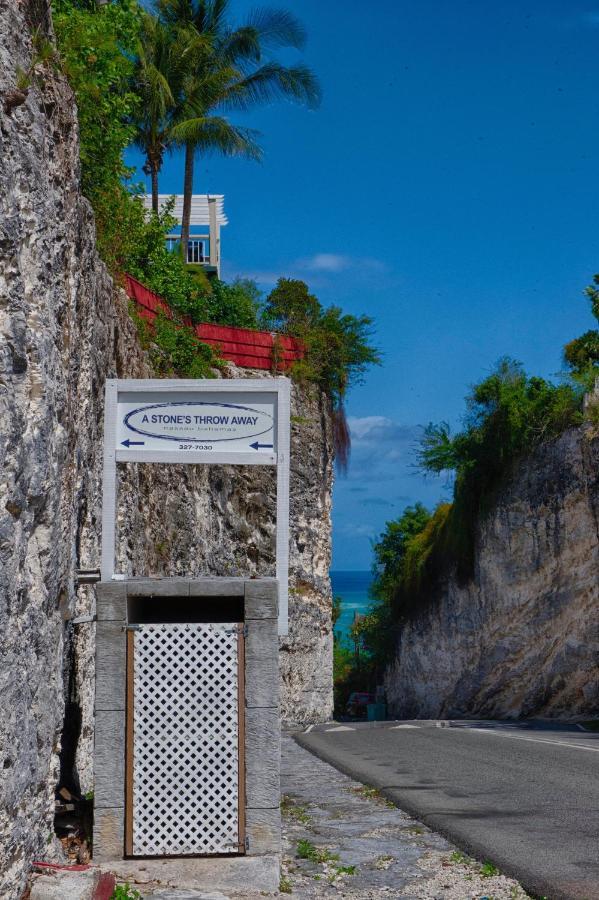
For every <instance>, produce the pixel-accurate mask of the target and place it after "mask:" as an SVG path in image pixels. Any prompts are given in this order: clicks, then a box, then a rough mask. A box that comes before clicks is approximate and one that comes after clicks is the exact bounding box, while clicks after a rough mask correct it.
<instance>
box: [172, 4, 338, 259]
mask: <svg viewBox="0 0 599 900" xmlns="http://www.w3.org/2000/svg"><path fill="white" fill-rule="evenodd" d="M230 5H231V4H230V0H158V2H157V9H158V15H159V17H160V19H161V21H162V22H163V23H164V24H165V25H167V26H170V27H172V28H173V29H175V30H176V32H177V34H178V35H179V36H180V39H181V40H182V41H184V42H186V44H187V48H188V49H187V60H188V63H189V62H190V61H191V60H194V61H195V65H193V66H189V68H188V70H187V75H186V77H185V84H184V87H183V91H182V96H181V103H180V106H179V108H178V110H177V112H176V114H175V118H174V120H173V124H172V126H171V129H170V135H171V137H172V138H173V140H174V141H175V142H177V143H178V144H180V145H181V146H182V147H183V148H184V150H185V174H184V183H183V215H182V220H181V246H182V247H183V248H186V247H187V243H188V241H189V224H190V222H189V220H190V215H191V197H192V194H193V171H194V163H195V158H196V155H197V153H198V152H210V151H216V152H218V153H222V154H224V155H226V156H245V157H247V158H250V159H260V158H261V155H262V152H261V150H260V147H259V146H258V144H257V142H256V138H257V132H255V131H252V130H250V129H246V128H241V127H238V126H236V125H233V124H231V122H229V120H228V119H227V118H225V116H223V115H218V114H217V113H219V112H222V111H226V110H229V109H237V110H245V109H249V108H250V107H252V106H255V105H258V104H261V103H269V102H272V101H273V100H277V99H293V100H296V101H298V102H301V103H305V104H307V105H308V106H310V107H314V106H316V105H317V104H318V102H319V100H320V88H319V84H318V80H317V78H316V76H315V75H314V73H313V72H312V71H311V70H310V69H309V68H308V67H307V66H303V65H296V66H284V65H282V64H281V63H279V62H277V61H276V60H273V59H270V58H267V59H265V53H267V52H269V51H270V50H271V49H275V48H277V47H292V48H296V49H301V48H302V47H303V45H304V43H305V31H304V29H303V27H302V25H301V24H300V23H299V22H298V21H297V20H296V19H295V17H294V16H293V15H292V14H291V13H289V12H286V11H284V10H267V9H262V10H257V11H255V12H254V13H253V14H251V15H250V17H249V18H248V20H247V22H246V23H245V24H244V25H242V26H241V27H240V28H236V29H234V28H232V27H231V26H230V24H229V9H230ZM198 42H199V43H198ZM206 42H208V43H209V46H210V51H209V52H206ZM198 47H199V48H200V49H199V52H198ZM184 252H185V251H184Z"/></svg>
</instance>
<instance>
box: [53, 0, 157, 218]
mask: <svg viewBox="0 0 599 900" xmlns="http://www.w3.org/2000/svg"><path fill="white" fill-rule="evenodd" d="M52 9H53V22H54V31H55V33H56V41H57V45H58V50H59V53H60V57H61V60H62V65H63V69H64V71H65V74H66V75H67V78H68V80H69V84H70V85H71V88H72V89H73V91H74V92H75V96H76V99H77V118H78V122H79V142H80V157H81V184H82V188H83V193H84V194H85V196H86V197H87V198H88V199H89V200H91V201H92V204H93V205H94V207H95V201H96V199H97V198H98V197H100V196H103V195H105V194H107V193H108V192H110V191H111V190H114V189H115V188H118V186H119V185H120V182H121V179H122V178H123V176H124V175H125V174H126V171H127V170H126V167H125V165H124V163H123V150H124V149H125V147H127V146H128V145H129V144H130V143H131V141H132V140H133V136H134V133H135V130H134V128H133V126H132V124H131V116H132V114H133V112H134V110H135V108H136V106H137V103H138V98H137V95H136V94H135V93H134V92H133V91H132V90H131V87H130V78H131V74H132V72H133V58H134V55H135V51H136V47H137V40H138V36H139V28H140V21H141V7H140V5H139V4H138V3H137V0H113V2H111V3H108V4H105V5H98V4H96V3H95V2H93V0H53V3H52Z"/></svg>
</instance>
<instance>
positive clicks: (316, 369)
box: [262, 278, 381, 406]
mask: <svg viewBox="0 0 599 900" xmlns="http://www.w3.org/2000/svg"><path fill="white" fill-rule="evenodd" d="M262 319H263V322H264V323H265V324H266V326H267V327H268V328H272V329H273V330H275V331H279V332H281V333H283V334H291V335H294V336H295V337H296V338H298V339H299V340H300V341H301V342H302V344H303V345H304V348H305V357H304V359H303V360H302V362H300V363H298V364H297V366H296V374H297V375H298V377H300V378H301V377H303V378H306V379H307V380H310V381H313V382H316V383H317V384H318V385H319V386H320V387H321V388H322V389H323V390H324V391H326V392H327V393H328V394H329V395H330V396H331V398H332V400H333V404H334V406H340V405H342V403H343V399H344V397H345V395H346V393H347V391H348V389H349V388H350V387H352V386H353V385H355V384H360V383H361V382H362V380H363V378H364V375H365V373H366V371H367V369H368V368H369V367H370V366H373V365H380V362H381V357H380V354H379V352H378V350H376V349H375V347H373V346H372V343H371V337H372V327H373V320H372V319H371V318H370V316H352V315H349V314H347V313H343V311H342V310H341V309H340V307H338V306H329V307H326V308H325V307H323V306H322V304H321V303H320V301H319V300H318V298H317V297H315V296H314V294H311V293H310V291H309V289H308V286H307V285H306V284H305V282H303V281H298V280H296V279H291V278H280V279H279V281H278V282H277V286H276V287H275V288H274V290H273V291H271V293H270V294H269V295H268V297H267V299H266V303H265V306H264V310H263V314H262Z"/></svg>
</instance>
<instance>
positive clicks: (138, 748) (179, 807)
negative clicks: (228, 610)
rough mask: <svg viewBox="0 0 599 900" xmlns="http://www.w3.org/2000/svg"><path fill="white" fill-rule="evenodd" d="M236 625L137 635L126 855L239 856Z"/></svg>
mask: <svg viewBox="0 0 599 900" xmlns="http://www.w3.org/2000/svg"><path fill="white" fill-rule="evenodd" d="M237 661H238V654H237V626H235V625H203V624H202V625H198V624H193V625H142V626H140V629H139V631H136V632H135V651H134V689H133V690H134V707H133V710H134V711H133V722H134V738H133V747H134V749H133V853H134V854H135V855H136V856H175V855H183V854H198V855H199V854H216V853H235V852H237V850H238V823H239V797H238V793H239V791H238V768H239V759H238V727H239V722H238V695H237Z"/></svg>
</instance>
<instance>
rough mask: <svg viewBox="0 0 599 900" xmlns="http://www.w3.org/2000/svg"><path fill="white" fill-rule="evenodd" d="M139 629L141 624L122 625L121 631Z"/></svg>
mask: <svg viewBox="0 0 599 900" xmlns="http://www.w3.org/2000/svg"><path fill="white" fill-rule="evenodd" d="M140 629H141V625H123V628H122V630H123V631H139V630H140Z"/></svg>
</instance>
